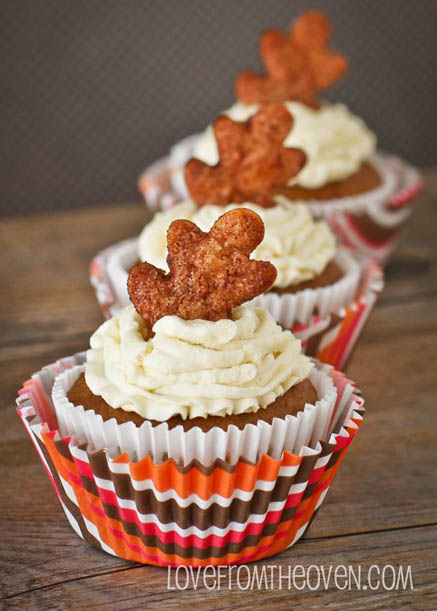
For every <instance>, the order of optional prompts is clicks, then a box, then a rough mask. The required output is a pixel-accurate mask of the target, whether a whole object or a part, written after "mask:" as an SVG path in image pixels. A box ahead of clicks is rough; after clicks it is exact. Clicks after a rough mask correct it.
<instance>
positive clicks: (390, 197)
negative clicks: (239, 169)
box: [139, 11, 422, 261]
mask: <svg viewBox="0 0 437 611" xmlns="http://www.w3.org/2000/svg"><path fill="white" fill-rule="evenodd" d="M330 33H331V25H330V22H329V19H328V18H327V17H326V16H325V15H323V14H322V13H319V12H316V11H310V12H307V13H304V14H303V15H301V16H300V17H299V18H298V19H296V20H295V22H294V23H293V24H292V25H291V28H290V31H289V32H288V33H285V32H283V31H282V30H268V31H266V32H265V33H264V34H263V35H262V37H261V39H260V54H261V57H262V61H263V64H264V68H265V74H263V75H257V74H254V73H252V72H250V71H245V72H243V73H241V74H240V75H239V76H238V77H237V79H236V82H235V92H236V96H237V99H238V101H237V102H236V103H235V104H234V105H233V106H232V107H231V108H229V109H228V110H227V111H225V113H224V114H225V115H227V116H229V117H230V118H231V119H233V120H235V121H240V122H244V121H246V120H247V119H248V118H250V117H252V116H253V115H254V114H255V113H257V112H258V111H259V109H260V108H261V107H262V106H263V105H265V104H269V103H271V102H281V103H283V104H284V106H285V107H286V108H287V110H288V111H289V112H290V113H291V114H292V115H293V117H294V123H293V128H292V130H291V131H290V132H289V133H288V134H286V135H285V138H284V140H283V143H284V146H285V147H287V148H298V149H300V150H302V151H304V152H305V154H306V156H307V162H306V164H305V166H304V167H303V168H302V170H301V171H300V172H299V173H298V174H297V175H295V176H293V177H291V178H290V179H288V180H287V181H284V182H283V184H281V185H276V186H275V187H274V188H273V189H272V193H273V194H280V195H283V196H285V197H287V198H288V199H290V200H291V201H306V202H307V203H308V205H309V206H310V208H311V211H312V213H313V214H314V215H315V216H316V217H317V218H325V219H326V220H327V221H328V222H329V223H330V224H331V226H332V227H333V230H334V231H335V233H336V234H337V236H338V238H339V240H340V241H341V242H342V243H344V244H345V245H346V246H348V247H349V248H353V249H354V250H357V251H359V252H360V253H363V254H365V255H366V256H371V257H373V258H376V259H377V260H379V261H384V260H385V259H386V258H387V256H388V255H389V253H390V252H391V250H392V249H393V246H394V240H395V237H396V235H397V234H398V232H399V228H400V227H401V225H402V224H403V223H404V222H405V220H406V219H407V217H408V216H409V214H410V211H411V207H410V206H407V204H408V203H409V202H410V201H412V199H413V198H414V196H415V195H417V193H418V192H419V191H420V189H421V186H422V182H421V178H420V175H419V174H418V172H417V170H415V168H412V167H411V166H409V165H408V164H406V163H405V162H403V161H402V160H400V159H398V158H396V157H394V156H392V155H387V154H384V153H381V152H377V151H376V136H375V134H374V133H373V132H371V131H370V130H369V129H368V127H367V126H366V125H365V123H364V122H363V121H362V119H360V118H359V117H357V116H356V115H354V114H352V113H351V112H350V111H349V110H348V108H347V107H346V106H345V105H344V104H339V103H337V104H330V103H328V102H326V101H323V100H321V99H320V98H319V94H320V92H321V91H323V90H324V89H326V88H327V87H329V86H330V85H331V84H333V83H334V82H336V81H337V80H338V79H340V78H341V77H342V76H343V75H344V73H345V72H346V70H347V61H346V59H345V58H344V57H343V56H342V55H340V54H339V53H337V52H335V51H333V50H332V49H331V48H330V47H329V46H328V41H329V38H330ZM192 156H194V157H196V158H197V159H199V160H201V161H204V162H205V163H207V164H209V165H211V166H214V165H215V164H217V162H218V158H219V154H218V147H217V142H216V140H215V133H214V129H213V128H212V126H209V127H208V128H207V129H206V131H205V132H204V133H203V134H199V135H195V136H190V137H189V138H187V139H186V140H184V141H182V142H181V143H179V144H178V145H176V146H175V147H174V148H173V149H172V151H171V153H170V156H169V157H168V158H167V159H166V160H162V161H160V162H159V163H158V164H157V165H154V166H153V167H152V168H150V170H149V171H146V172H145V174H144V175H143V176H142V177H141V179H140V182H139V186H140V190H141V191H142V192H143V194H144V196H145V198H146V202H147V204H148V205H149V206H150V207H151V208H152V209H156V208H157V207H164V208H167V207H169V206H171V205H173V204H174V203H175V202H177V201H178V200H181V199H184V198H186V197H187V194H188V190H187V185H186V182H185V179H184V174H183V171H182V168H183V166H184V164H185V162H186V161H187V159H189V158H190V157H192Z"/></svg>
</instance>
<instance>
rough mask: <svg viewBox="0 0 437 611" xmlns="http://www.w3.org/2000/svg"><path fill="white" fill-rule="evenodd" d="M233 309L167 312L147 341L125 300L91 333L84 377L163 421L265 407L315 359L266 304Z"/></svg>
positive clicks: (112, 399) (116, 401) (117, 403)
mask: <svg viewBox="0 0 437 611" xmlns="http://www.w3.org/2000/svg"><path fill="white" fill-rule="evenodd" d="M232 314H233V318H232V320H228V319H224V320H219V321H217V322H210V321H205V320H182V319H181V318H179V317H178V316H164V317H163V318H161V319H160V320H158V321H157V322H156V323H155V325H154V327H153V331H154V333H155V335H154V336H153V337H152V338H150V339H145V338H144V323H143V320H142V318H141V317H140V315H139V314H138V313H137V312H136V310H135V308H134V307H133V306H127V307H126V308H124V309H123V310H122V311H121V312H120V313H119V314H117V315H116V316H114V317H113V318H111V319H110V320H108V321H106V322H105V323H103V324H102V325H101V326H100V327H99V328H98V329H97V331H96V332H95V333H94V334H93V335H92V337H91V342H90V343H91V348H90V350H88V353H87V364H86V370H85V379H86V383H87V385H88V387H89V388H90V390H91V391H92V392H93V393H94V394H95V395H99V396H101V397H103V399H104V400H105V401H106V402H107V403H108V404H109V405H111V406H112V407H113V408H121V409H124V410H126V411H135V412H137V413H138V414H140V415H141V416H142V417H143V418H147V419H153V420H158V421H165V420H168V419H169V418H171V417H172V416H174V415H176V414H179V415H180V416H181V417H182V418H183V419H186V418H195V417H197V416H202V417H207V416H208V415H216V416H217V415H219V416H225V415H227V414H241V413H243V412H256V411H258V410H259V409H261V408H265V407H267V406H268V405H270V404H271V403H272V402H273V401H274V400H275V399H276V397H278V396H280V395H282V394H283V393H285V392H286V391H287V390H288V389H289V388H291V387H292V386H293V385H295V384H297V383H298V382H300V381H302V380H304V379H305V378H307V377H308V375H309V374H310V372H311V370H312V368H313V364H312V363H311V361H310V360H309V359H308V357H306V356H304V355H303V354H301V345H300V341H299V340H298V339H296V338H295V337H294V336H293V335H292V333H291V332H290V331H284V330H283V329H282V328H281V327H280V326H279V325H278V324H277V323H276V322H275V321H274V319H273V317H272V316H271V314H270V313H269V312H268V311H267V310H265V309H263V308H252V307H250V306H247V305H243V306H239V307H237V308H234V310H233V312H232Z"/></svg>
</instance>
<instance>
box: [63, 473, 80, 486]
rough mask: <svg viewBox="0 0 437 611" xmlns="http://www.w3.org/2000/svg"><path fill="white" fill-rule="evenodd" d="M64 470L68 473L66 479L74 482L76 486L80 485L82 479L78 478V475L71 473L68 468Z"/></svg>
mask: <svg viewBox="0 0 437 611" xmlns="http://www.w3.org/2000/svg"><path fill="white" fill-rule="evenodd" d="M65 472H66V474H67V475H68V479H69V480H70V481H71V482H74V483H75V484H76V486H82V480H81V479H80V477H77V475H75V474H74V473H72V472H71V471H70V470H69V469H65ZM82 488H83V486H82Z"/></svg>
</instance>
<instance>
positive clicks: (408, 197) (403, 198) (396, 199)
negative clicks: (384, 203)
mask: <svg viewBox="0 0 437 611" xmlns="http://www.w3.org/2000/svg"><path fill="white" fill-rule="evenodd" d="M423 187H424V182H423V179H422V178H419V179H418V180H417V181H416V182H415V183H413V184H412V185H411V186H410V187H406V188H405V189H403V190H402V191H400V192H399V193H396V195H394V196H393V197H392V199H391V200H390V208H404V207H405V206H406V205H407V204H411V203H412V201H413V199H414V198H415V197H416V195H419V193H420V192H421V191H422V189H423Z"/></svg>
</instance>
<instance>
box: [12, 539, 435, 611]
mask: <svg viewBox="0 0 437 611" xmlns="http://www.w3.org/2000/svg"><path fill="white" fill-rule="evenodd" d="M436 545H437V529H436V528H432V527H417V528H412V529H409V530H406V531H404V532H403V537H402V540H401V541H400V540H399V533H398V531H387V532H381V533H378V535H377V536H376V537H375V536H374V535H373V534H360V535H355V536H344V537H342V538H340V539H334V540H333V539H324V540H310V539H306V540H303V541H302V542H301V543H298V544H297V545H296V546H295V547H293V548H291V549H289V550H286V551H285V552H283V553H282V554H279V555H277V556H275V557H274V558H270V559H268V560H266V561H264V562H259V563H256V565H257V566H258V568H259V569H261V567H262V566H264V565H266V566H274V567H275V568H273V569H267V577H266V578H265V579H264V580H261V581H260V586H259V589H258V587H257V586H256V585H255V588H254V590H250V589H247V590H244V589H243V588H246V587H247V585H248V583H250V582H248V577H247V572H244V573H243V572H241V573H240V574H239V578H238V579H237V573H236V571H235V570H234V571H233V572H232V573H231V578H230V579H228V577H227V576H226V577H225V575H227V573H225V572H224V571H223V582H222V588H223V589H222V590H221V591H218V590H216V589H215V590H208V589H207V588H206V587H205V586H204V583H203V581H202V580H203V576H201V578H200V585H199V587H198V589H196V590H195V591H194V588H193V587H192V583H189V585H188V587H187V589H186V590H177V591H174V590H169V589H168V585H170V587H172V588H175V583H176V582H175V574H174V572H173V573H170V580H169V574H168V571H167V570H166V569H165V568H157V567H150V566H138V565H128V564H126V565H125V566H124V567H123V566H118V567H117V569H115V564H114V567H113V569H114V570H112V571H111V572H102V573H100V574H99V573H98V572H97V571H96V572H95V574H94V575H87V576H82V577H81V578H80V579H78V578H77V577H76V578H75V577H74V576H73V575H71V576H70V579H68V578H66V576H64V575H58V576H57V578H56V576H55V575H54V576H53V581H54V583H52V584H51V585H48V584H47V585H45V586H40V587H35V586H34V587H33V588H32V589H29V590H25V589H24V587H23V586H24V584H23V585H21V589H17V591H16V592H15V593H13V592H12V591H9V594H7V595H6V602H7V606H8V608H9V609H24V608H39V609H42V608H49V607H50V606H51V605H52V604H53V603H54V601H56V603H55V604H56V605H57V608H66V609H67V608H71V607H73V608H80V609H82V608H85V607H88V608H90V607H91V608H93V609H95V608H98V607H100V606H103V605H108V606H110V608H111V609H140V608H141V609H144V608H147V609H162V606H163V604H165V607H166V608H168V609H187V608H189V607H192V605H193V604H195V605H196V607H198V608H200V609H208V608H213V609H247V608H255V607H254V603H255V601H256V608H263V609H265V608H268V607H271V608H276V609H277V608H283V609H285V608H290V607H289V605H290V603H291V602H292V604H293V609H313V608H321V606H323V607H324V608H325V607H328V608H329V607H331V608H334V609H335V608H339V607H341V609H345V610H347V609H351V610H354V611H355V610H356V609H364V608H365V609H384V608H385V609H386V608H388V607H392V606H394V605H396V608H402V609H414V608H416V609H433V608H435V606H436V604H437V593H436V585H437V562H436V555H435V547H436ZM95 555H96V556H97V555H100V556H101V555H102V553H99V552H95ZM96 561H97V564H98V562H99V559H98V558H96ZM49 562H50V564H51V561H50V560H49ZM116 562H117V561H114V563H116ZM297 564H298V565H301V566H302V567H305V569H308V567H309V566H310V565H314V564H317V565H319V566H323V567H324V569H325V571H326V572H325V574H326V576H327V575H328V571H329V566H332V567H333V569H332V570H333V571H335V569H336V567H338V566H352V567H353V569H354V571H355V573H356V574H358V571H359V570H360V569H359V568H358V567H361V575H362V584H363V585H366V586H367V583H368V581H367V575H368V571H369V569H370V567H371V566H372V565H377V566H379V567H380V568H379V570H380V571H382V570H383V567H384V566H385V565H387V564H390V565H391V566H393V567H395V569H396V570H398V568H399V566H403V567H405V568H404V570H405V571H406V570H407V567H408V566H411V575H412V583H413V587H414V590H413V591H412V590H411V589H410V582H407V583H408V589H405V590H401V589H399V590H393V591H385V590H384V589H383V587H382V586H381V585H379V584H380V581H377V574H376V573H375V569H373V570H372V572H371V580H370V584H371V586H372V587H373V588H375V590H374V591H372V590H370V589H369V587H366V589H360V590H358V589H356V586H355V582H354V581H352V582H351V583H352V584H354V585H353V586H352V587H351V589H350V590H344V589H337V588H336V587H335V581H334V579H333V578H332V581H330V582H328V586H327V589H326V590H325V589H323V586H322V587H321V589H318V590H316V591H311V588H315V586H316V585H317V574H316V573H315V569H314V568H313V569H312V570H311V572H310V573H309V585H310V587H308V585H305V583H304V582H303V581H302V580H301V579H297V580H296V582H295V583H297V586H298V587H299V586H300V587H301V586H302V585H305V588H304V589H303V590H301V591H299V590H297V589H296V588H294V584H293V581H292V579H291V581H290V586H291V587H290V590H288V579H285V580H282V581H281V585H282V588H283V589H279V579H278V576H279V568H278V567H281V571H282V575H283V576H288V570H289V567H291V568H290V570H291V573H290V574H291V576H292V574H293V573H292V571H293V569H294V567H295V566H296V565H297ZM250 567H251V568H252V570H253V567H254V564H251V565H250ZM100 570H102V568H100ZM300 570H301V569H298V574H300ZM319 570H322V569H319ZM405 574H406V573H405ZM389 575H390V576H391V572H387V585H388V586H389V587H391V585H392V578H391V577H390V580H389ZM252 579H253V574H252ZM180 583H181V585H185V583H186V582H185V579H184V575H183V574H181V581H180ZM213 583H214V581H213V579H211V577H209V578H207V579H206V584H207V585H208V586H209V587H211V586H212V584H213ZM254 583H255V584H256V582H254ZM321 583H323V581H321ZM338 583H339V584H340V587H343V584H344V583H345V582H344V580H340V579H339V580H338ZM239 584H240V585H239ZM378 586H379V587H378ZM240 588H241V589H240ZM376 588H377V589H376ZM164 600H165V603H164ZM58 605H59V606H58ZM319 605H320V606H319Z"/></svg>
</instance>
